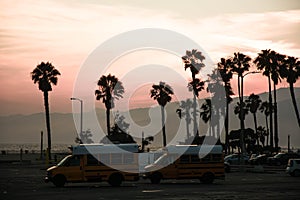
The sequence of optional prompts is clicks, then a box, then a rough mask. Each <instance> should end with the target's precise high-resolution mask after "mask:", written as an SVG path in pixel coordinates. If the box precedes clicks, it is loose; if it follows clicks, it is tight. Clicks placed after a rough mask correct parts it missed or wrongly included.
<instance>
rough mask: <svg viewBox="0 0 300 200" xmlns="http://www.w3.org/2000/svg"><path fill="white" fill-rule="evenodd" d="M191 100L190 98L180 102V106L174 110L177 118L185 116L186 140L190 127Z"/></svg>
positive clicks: (188, 137) (188, 136)
mask: <svg viewBox="0 0 300 200" xmlns="http://www.w3.org/2000/svg"><path fill="white" fill-rule="evenodd" d="M192 105H193V102H192V101H191V100H190V99H187V100H186V101H181V102H180V108H178V109H177V110H176V113H177V114H178V116H179V118H180V119H181V118H182V117H185V122H186V134H187V141H189V139H190V128H189V124H190V123H191V116H190V109H191V108H192Z"/></svg>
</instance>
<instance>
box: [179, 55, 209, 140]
mask: <svg viewBox="0 0 300 200" xmlns="http://www.w3.org/2000/svg"><path fill="white" fill-rule="evenodd" d="M204 60H205V57H204V55H202V52H201V51H198V50H197V49H193V50H192V51H189V50H187V51H186V55H185V56H183V57H182V61H183V63H184V69H185V70H187V69H190V71H191V74H192V81H190V83H189V85H190V86H191V88H192V90H191V91H193V93H194V98H193V101H194V103H193V107H194V112H193V121H194V136H196V135H198V134H199V133H198V123H197V102H196V97H198V96H199V92H200V91H201V90H199V87H198V88H197V84H198V86H199V84H202V81H201V80H200V79H197V78H196V75H197V74H198V73H199V72H200V70H201V69H202V68H203V67H205V64H204V63H203V61H204ZM203 85H204V83H203Z"/></svg>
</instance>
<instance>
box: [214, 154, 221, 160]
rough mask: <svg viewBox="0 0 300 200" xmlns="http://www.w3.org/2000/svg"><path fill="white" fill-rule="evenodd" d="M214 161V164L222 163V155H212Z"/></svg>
mask: <svg viewBox="0 0 300 200" xmlns="http://www.w3.org/2000/svg"><path fill="white" fill-rule="evenodd" d="M212 161H213V162H220V161H222V154H212Z"/></svg>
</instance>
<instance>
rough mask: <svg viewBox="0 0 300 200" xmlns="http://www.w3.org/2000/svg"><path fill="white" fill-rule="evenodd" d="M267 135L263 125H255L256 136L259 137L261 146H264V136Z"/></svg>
mask: <svg viewBox="0 0 300 200" xmlns="http://www.w3.org/2000/svg"><path fill="white" fill-rule="evenodd" d="M266 136H267V137H268V133H267V131H266V129H265V127H262V126H259V127H257V137H258V138H259V140H260V142H261V144H262V146H263V147H264V146H265V137H266Z"/></svg>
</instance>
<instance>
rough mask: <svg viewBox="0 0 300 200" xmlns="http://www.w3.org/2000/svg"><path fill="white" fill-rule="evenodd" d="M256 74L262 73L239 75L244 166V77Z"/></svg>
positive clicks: (253, 72) (242, 160)
mask: <svg viewBox="0 0 300 200" xmlns="http://www.w3.org/2000/svg"><path fill="white" fill-rule="evenodd" d="M256 73H260V72H259V71H251V72H247V73H245V74H242V75H239V76H240V77H241V88H240V91H239V94H240V117H241V119H240V120H241V137H240V138H241V139H240V140H241V141H240V143H241V151H242V159H241V160H240V161H241V164H242V165H244V164H245V163H244V154H245V142H244V132H245V123H244V120H245V116H244V82H243V81H244V77H246V76H247V75H249V74H256Z"/></svg>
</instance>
